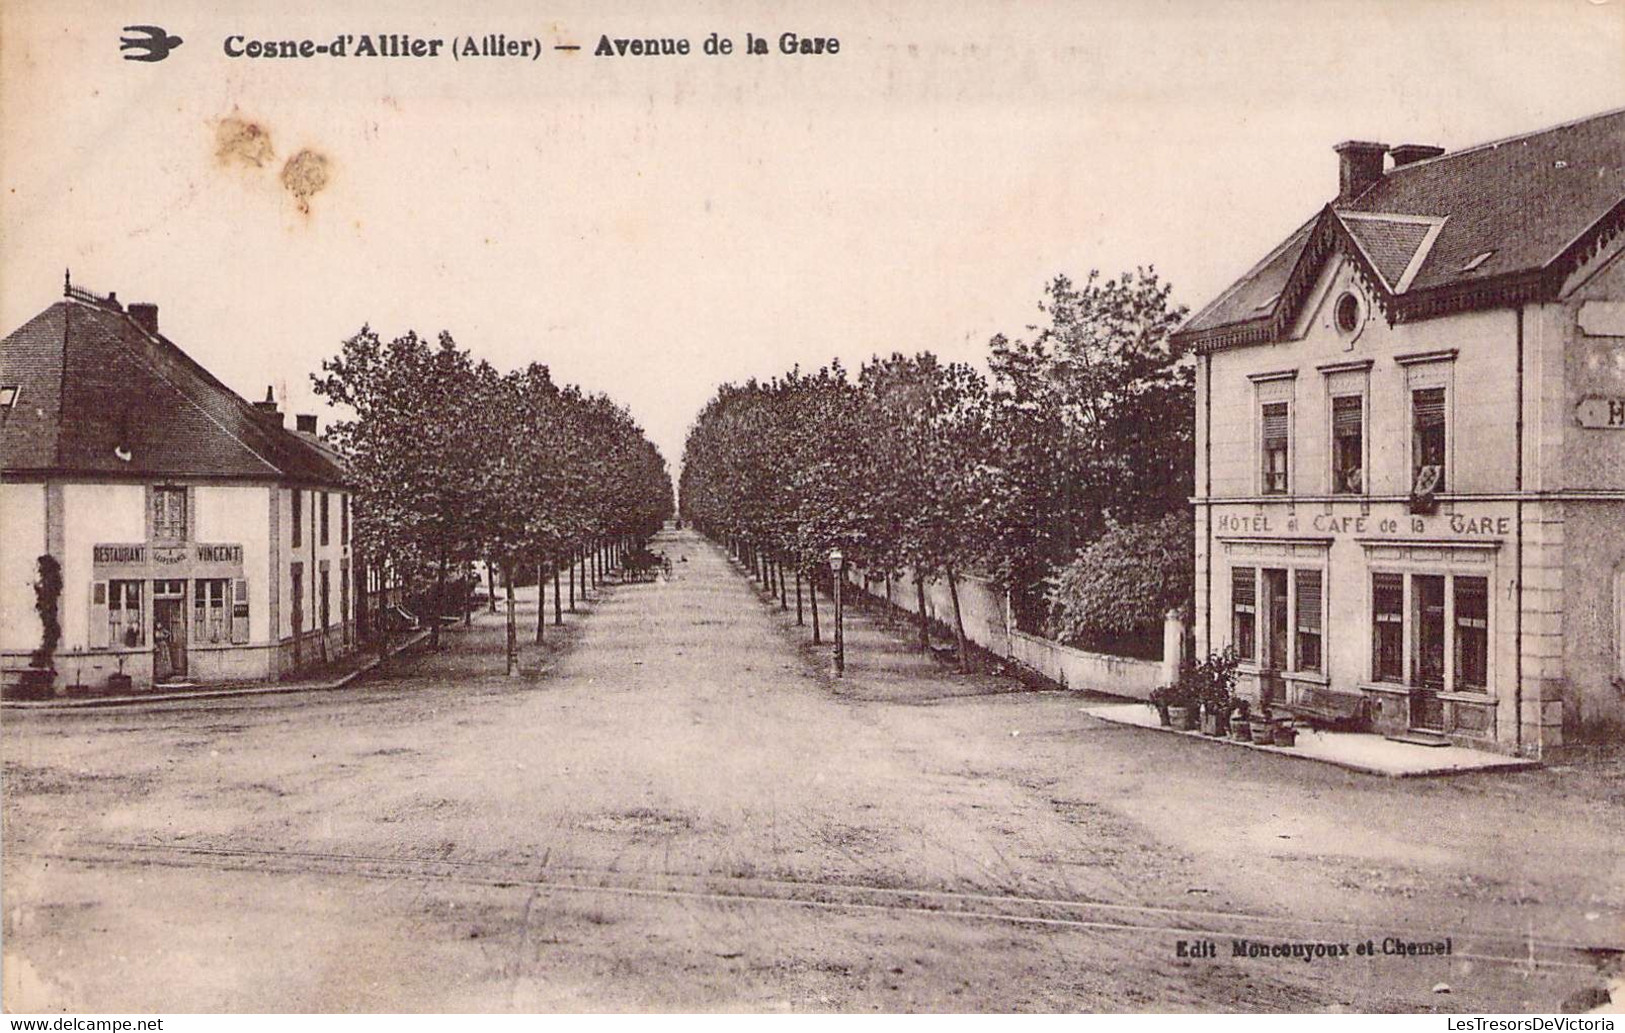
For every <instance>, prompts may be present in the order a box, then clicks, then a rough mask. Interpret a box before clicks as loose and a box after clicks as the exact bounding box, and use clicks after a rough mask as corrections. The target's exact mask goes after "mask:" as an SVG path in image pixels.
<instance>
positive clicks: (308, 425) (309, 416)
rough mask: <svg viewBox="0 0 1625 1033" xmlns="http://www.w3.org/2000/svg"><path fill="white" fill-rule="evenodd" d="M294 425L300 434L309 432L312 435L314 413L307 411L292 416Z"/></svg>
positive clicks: (313, 431)
mask: <svg viewBox="0 0 1625 1033" xmlns="http://www.w3.org/2000/svg"><path fill="white" fill-rule="evenodd" d="M294 427H295V429H297V430H298V431H299V433H301V434H310V435H313V436H314V435H315V433H316V414H315V413H308V412H302V413H300V414H299V415H298V416H295V417H294Z"/></svg>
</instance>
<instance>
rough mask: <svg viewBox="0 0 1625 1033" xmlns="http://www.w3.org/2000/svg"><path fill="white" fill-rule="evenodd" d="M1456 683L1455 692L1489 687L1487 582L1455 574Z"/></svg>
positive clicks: (1488, 606)
mask: <svg viewBox="0 0 1625 1033" xmlns="http://www.w3.org/2000/svg"><path fill="white" fill-rule="evenodd" d="M1454 581H1455V593H1456V684H1455V688H1456V691H1458V692H1484V691H1487V690H1488V688H1489V660H1490V655H1489V645H1490V597H1489V582H1488V581H1487V580H1486V579H1485V578H1481V577H1457V578H1455V579H1454Z"/></svg>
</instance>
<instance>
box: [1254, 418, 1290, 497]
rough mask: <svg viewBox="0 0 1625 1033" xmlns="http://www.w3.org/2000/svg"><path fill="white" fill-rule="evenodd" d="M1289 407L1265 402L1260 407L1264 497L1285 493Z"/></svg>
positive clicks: (1288, 443) (1286, 485)
mask: <svg viewBox="0 0 1625 1033" xmlns="http://www.w3.org/2000/svg"><path fill="white" fill-rule="evenodd" d="M1290 412H1291V410H1290V407H1289V406H1288V404H1287V403H1286V402H1266V403H1264V405H1263V406H1262V407H1261V416H1262V423H1263V426H1262V436H1261V441H1262V443H1263V468H1262V471H1261V472H1262V487H1263V493H1264V494H1265V495H1285V494H1286V493H1287V488H1288V483H1287V457H1288V454H1289V445H1290V443H1291V442H1290V431H1289V429H1288V428H1289V427H1290V423H1291V420H1290Z"/></svg>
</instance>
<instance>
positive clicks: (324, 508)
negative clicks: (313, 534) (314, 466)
mask: <svg viewBox="0 0 1625 1033" xmlns="http://www.w3.org/2000/svg"><path fill="white" fill-rule="evenodd" d="M328 498H329V496H328V494H327V492H325V491H324V492H322V501H321V506H320V510H319V511H320V513H321V515H320V516H319V517H317V519H318V520H319V521H320V522H321V527H322V544H323V545H326V544H327V510H328V505H327V502H328Z"/></svg>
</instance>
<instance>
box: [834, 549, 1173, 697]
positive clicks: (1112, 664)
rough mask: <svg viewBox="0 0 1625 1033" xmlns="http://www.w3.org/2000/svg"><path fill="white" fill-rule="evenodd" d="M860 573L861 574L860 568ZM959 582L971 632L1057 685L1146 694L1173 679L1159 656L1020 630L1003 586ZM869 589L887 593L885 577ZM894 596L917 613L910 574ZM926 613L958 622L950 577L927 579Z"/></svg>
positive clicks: (990, 647)
mask: <svg viewBox="0 0 1625 1033" xmlns="http://www.w3.org/2000/svg"><path fill="white" fill-rule="evenodd" d="M857 576H859V577H861V572H860V573H859V574H858V575H857ZM956 586H957V587H958V589H959V612H960V614H961V616H962V617H963V618H964V621H965V637H966V638H968V639H970V640H971V641H972V642H975V643H976V644H977V645H979V646H981V647H982V648H984V649H986V650H988V651H989V652H991V653H994V654H996V655H998V656H1002V657H1007V658H1009V659H1011V660H1014V661H1015V662H1017V663H1019V664H1021V665H1022V666H1024V667H1029V668H1031V669H1032V670H1034V671H1037V672H1038V673H1039V674H1041V675H1043V676H1044V677H1045V678H1048V679H1049V680H1050V681H1052V682H1055V683H1056V684H1058V685H1062V686H1064V687H1066V688H1069V689H1078V690H1089V691H1093V692H1106V693H1111V694H1112V695H1114V696H1128V697H1131V698H1134V699H1146V698H1148V697H1150V695H1151V690H1152V689H1155V688H1156V687H1157V686H1158V685H1163V684H1166V683H1167V682H1168V680H1169V678H1168V676H1167V675H1166V674H1165V673H1164V665H1163V663H1162V662H1160V661H1157V660H1139V659H1135V658H1133V657H1126V656H1113V655H1110V654H1107V653H1089V652H1085V651H1084V650H1081V649H1074V648H1073V647H1071V646H1064V645H1062V644H1061V643H1059V642H1053V641H1051V640H1049V639H1047V638H1041V637H1039V636H1037V635H1029V634H1027V633H1026V632H1022V631H1017V630H1015V624H1014V622H1013V620H1012V619H1011V617H1010V603H1009V598H1008V597H1007V596H1006V595H1005V594H1004V593H1003V592H1001V591H998V590H997V589H995V588H993V587H992V586H991V585H989V584H988V583H987V582H985V581H982V580H979V579H977V578H968V577H961V578H958V579H957V580H956ZM868 591H869V594H870V595H873V596H876V597H879V598H884V597H885V596H886V584H885V582H884V581H880V580H877V581H873V582H870V583H869V588H868ZM891 601H892V603H893V604H894V605H896V606H899V607H901V608H903V609H905V610H907V611H908V612H910V613H918V612H919V607H918V602H917V600H916V598H915V594H914V582H913V580H912V579H910V578H909V577H908V576H906V575H905V576H904V577H903V578H900V579H894V580H893V581H892V582H891ZM925 614H926V616H927V617H928V618H930V619H932V620H935V621H939V622H941V623H942V624H945V625H947V626H948V627H950V628H952V627H953V626H954V604H953V597H952V596H951V595H950V594H949V592H948V582H947V581H946V580H939V581H928V582H926V584H925Z"/></svg>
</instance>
